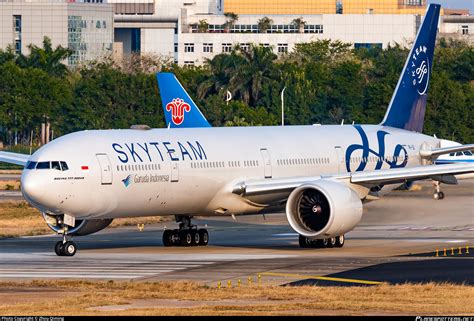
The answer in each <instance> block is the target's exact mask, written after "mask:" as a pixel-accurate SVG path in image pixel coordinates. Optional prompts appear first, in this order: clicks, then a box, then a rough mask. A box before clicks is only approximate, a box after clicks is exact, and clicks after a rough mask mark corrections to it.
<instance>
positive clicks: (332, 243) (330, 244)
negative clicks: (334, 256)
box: [327, 237, 336, 247]
mask: <svg viewBox="0 0 474 321" xmlns="http://www.w3.org/2000/svg"><path fill="white" fill-rule="evenodd" d="M327 240H328V244H327V247H335V246H336V238H335V237H330V238H328V239H327Z"/></svg>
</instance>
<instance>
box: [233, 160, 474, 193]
mask: <svg viewBox="0 0 474 321" xmlns="http://www.w3.org/2000/svg"><path fill="white" fill-rule="evenodd" d="M468 173H474V164H469V163H464V164H446V165H427V166H416V167H408V168H396V169H383V170H374V171H365V172H356V173H346V174H336V175H328V176H307V177H289V178H281V179H262V180H250V181H246V182H240V183H238V184H236V185H235V186H234V188H233V190H232V193H234V194H237V195H241V196H242V197H253V196H263V195H272V194H273V195H275V194H279V193H283V194H285V193H288V194H289V193H290V192H291V191H292V190H293V189H295V188H296V187H298V186H300V185H302V184H306V183H311V182H316V181H318V180H320V179H332V180H340V181H344V182H347V183H349V184H355V185H359V186H362V187H364V188H370V187H372V186H377V185H380V184H396V183H403V182H405V181H416V180H424V179H429V178H436V179H438V180H439V179H440V178H445V179H444V181H445V182H447V183H450V184H455V183H456V181H455V180H452V179H450V177H451V176H452V175H460V174H468ZM354 188H355V186H354Z"/></svg>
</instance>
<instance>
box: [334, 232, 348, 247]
mask: <svg viewBox="0 0 474 321" xmlns="http://www.w3.org/2000/svg"><path fill="white" fill-rule="evenodd" d="M345 241H346V237H345V236H344V235H339V236H338V237H336V247H343V246H344V242H345Z"/></svg>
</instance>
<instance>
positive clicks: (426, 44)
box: [381, 4, 441, 132]
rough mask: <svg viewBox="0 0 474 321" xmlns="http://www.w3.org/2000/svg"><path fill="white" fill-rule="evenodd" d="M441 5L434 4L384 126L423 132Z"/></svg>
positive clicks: (424, 23) (384, 120)
mask: <svg viewBox="0 0 474 321" xmlns="http://www.w3.org/2000/svg"><path fill="white" fill-rule="evenodd" d="M440 9H441V6H440V5H439V4H430V5H429V6H428V9H427V10H426V15H425V18H424V20H423V23H422V25H421V27H420V30H419V31H418V35H417V36H416V39H415V42H414V44H413V48H412V49H411V51H410V55H409V56H408V58H407V61H406V63H405V67H404V68H403V72H402V74H401V76H400V79H399V80H398V84H397V88H396V89H395V92H394V93H393V96H392V100H391V101H390V105H389V106H388V109H387V113H386V114H385V117H384V119H383V121H382V123H381V125H383V126H391V127H396V128H403V129H406V130H411V131H417V132H421V131H423V121H424V117H425V109H426V99H427V97H428V96H427V93H428V86H429V83H430V77H431V66H432V63H433V53H434V47H435V43H436V32H437V30H438V19H439V13H440Z"/></svg>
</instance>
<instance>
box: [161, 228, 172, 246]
mask: <svg viewBox="0 0 474 321" xmlns="http://www.w3.org/2000/svg"><path fill="white" fill-rule="evenodd" d="M163 245H164V246H171V245H173V231H171V230H164V231H163Z"/></svg>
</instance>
